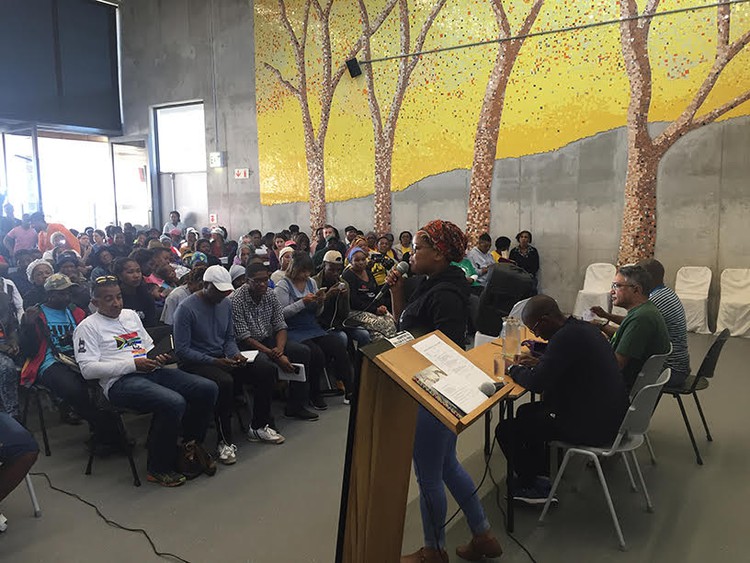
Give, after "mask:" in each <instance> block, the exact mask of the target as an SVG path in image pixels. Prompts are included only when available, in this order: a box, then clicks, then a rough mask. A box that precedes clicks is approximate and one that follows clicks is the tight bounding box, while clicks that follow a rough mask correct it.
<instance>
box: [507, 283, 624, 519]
mask: <svg viewBox="0 0 750 563" xmlns="http://www.w3.org/2000/svg"><path fill="white" fill-rule="evenodd" d="M523 322H524V324H525V325H526V326H527V327H529V329H530V330H531V332H533V333H534V335H535V336H537V337H538V338H542V339H544V340H547V341H548V344H547V346H546V349H545V350H544V353H543V354H542V355H541V356H540V357H534V356H531V355H524V356H522V357H521V358H519V359H518V361H517V362H516V363H515V364H514V365H511V366H509V367H508V368H507V370H506V373H507V374H508V375H509V376H510V378H512V380H513V381H515V382H516V383H518V384H519V385H522V386H523V387H525V388H526V389H528V390H529V391H532V392H534V393H544V398H543V400H542V401H541V402H535V403H528V404H525V405H522V406H521V407H519V409H518V414H517V416H516V418H515V419H514V420H512V421H503V422H502V423H500V424H499V425H498V427H497V429H496V431H495V433H496V435H497V439H498V442H499V444H500V447H501V448H502V449H503V452H504V453H505V454H506V456H507V455H508V453H509V452H510V453H512V455H513V460H514V463H515V466H516V473H517V475H518V480H517V481H516V483H515V484H516V486H515V487H514V489H513V498H514V499H515V500H519V501H522V502H526V503H527V504H543V503H544V501H545V499H546V498H547V495H548V494H549V490H550V483H549V479H548V478H547V477H546V475H547V473H548V468H549V464H548V463H547V462H546V448H545V442H549V441H551V440H563V441H566V442H571V443H574V444H580V445H589V446H604V445H607V444H611V442H612V440H613V439H614V437H615V435H616V434H617V430H618V429H619V427H620V423H621V422H622V418H623V416H624V415H625V411H626V410H627V408H628V396H627V391H626V390H625V383H624V381H623V379H622V376H621V375H620V369H619V367H618V365H617V360H616V359H615V355H614V353H613V351H612V347H611V346H610V344H609V342H608V341H607V339H606V338H604V337H602V335H601V334H600V332H599V329H598V328H597V327H595V326H593V325H591V324H589V323H586V322H583V321H579V320H577V319H574V318H573V317H565V315H563V314H562V313H561V312H560V308H559V307H558V305H557V302H556V301H555V300H554V299H552V298H551V297H548V296H547V295H536V296H534V297H532V298H531V299H530V300H529V301H528V303H527V305H526V307H525V308H524V311H523Z"/></svg>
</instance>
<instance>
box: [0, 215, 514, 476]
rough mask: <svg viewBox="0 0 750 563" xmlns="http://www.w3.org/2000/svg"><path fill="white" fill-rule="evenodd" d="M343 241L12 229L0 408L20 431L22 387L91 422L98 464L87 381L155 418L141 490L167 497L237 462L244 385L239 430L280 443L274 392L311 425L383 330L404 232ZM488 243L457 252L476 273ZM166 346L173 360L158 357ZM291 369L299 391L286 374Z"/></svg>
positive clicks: (3, 272) (349, 384) (291, 414)
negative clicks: (39, 390)
mask: <svg viewBox="0 0 750 563" xmlns="http://www.w3.org/2000/svg"><path fill="white" fill-rule="evenodd" d="M6 223H8V222H7V221H6ZM344 234H345V237H344V238H343V239H342V238H341V236H340V234H339V230H338V229H337V228H335V227H334V226H332V225H325V226H323V227H321V228H320V229H318V231H317V232H315V233H314V237H312V238H313V240H312V243H311V237H310V236H308V234H307V233H305V232H302V231H301V230H300V228H299V227H298V226H297V225H290V226H289V228H288V229H283V230H279V231H277V232H268V233H266V234H265V235H264V234H263V233H262V232H261V231H260V230H257V229H252V230H249V231H248V232H247V233H246V234H243V235H242V236H240V237H239V238H238V239H237V240H236V241H235V240H232V239H231V238H230V237H229V234H228V233H227V231H226V229H225V228H224V227H221V226H213V227H211V228H208V227H202V228H197V227H192V226H188V225H187V224H186V223H185V222H183V220H182V218H181V217H180V214H179V213H178V212H177V211H174V212H172V213H170V218H169V221H168V222H167V223H166V224H165V225H164V226H163V228H162V229H158V228H150V227H144V228H136V227H134V226H133V225H131V224H129V223H125V224H124V225H123V226H122V227H120V226H115V225H109V226H107V227H106V228H104V229H94V228H91V227H88V228H86V229H84V230H83V231H81V232H78V231H76V230H74V229H70V228H68V227H66V226H65V225H62V224H60V223H48V222H47V221H46V220H45V217H44V215H43V214H41V213H35V214H33V215H31V216H24V217H23V219H22V220H20V221H13V222H10V224H9V228H8V229H7V230H6V232H3V233H0V237H2V240H3V249H2V251H3V254H2V255H0V279H1V280H2V292H0V411H2V412H4V413H7V414H8V415H9V416H10V417H11V418H13V419H15V420H16V421H20V420H21V417H22V413H21V412H20V410H21V409H20V408H19V385H20V389H21V390H22V389H23V387H29V386H32V385H37V386H43V387H44V388H45V389H46V390H47V391H49V393H50V394H51V395H52V397H53V399H54V401H55V404H56V405H57V406H58V408H60V410H61V413H63V412H64V413H65V415H64V416H63V417H62V419H63V420H64V421H66V422H70V423H71V424H81V423H85V424H86V425H87V426H88V430H89V434H88V436H87V438H88V439H87V444H88V447H89V448H91V449H92V450H93V451H94V453H95V454H105V453H107V454H109V453H112V452H117V451H120V450H121V449H122V447H123V446H122V440H121V436H120V435H119V434H118V432H119V430H118V428H117V424H116V422H117V421H116V419H114V418H113V415H112V412H111V411H109V410H102V409H101V408H100V406H101V405H100V400H101V398H97V397H96V388H97V386H95V385H92V384H91V382H90V381H89V380H92V381H96V382H98V384H99V385H98V387H99V388H100V392H99V393H100V394H101V395H103V397H104V399H105V400H108V401H109V402H110V403H112V404H113V405H115V406H118V407H123V408H128V409H133V410H135V411H140V412H150V413H153V423H152V424H151V428H150V431H149V432H150V435H149V439H148V460H147V470H148V480H149V481H152V482H156V483H159V484H161V485H164V486H170V487H171V486H177V485H181V484H183V483H184V482H185V481H186V480H187V479H191V478H194V477H196V476H197V475H199V474H201V473H206V474H208V475H213V474H214V473H215V472H216V467H217V462H219V463H222V464H227V465H229V464H232V463H234V462H235V461H236V459H237V455H238V447H237V439H236V438H235V435H236V433H235V432H233V429H232V418H233V415H234V410H235V409H236V408H237V406H238V404H240V403H242V402H243V401H244V396H245V395H244V387H246V386H247V387H249V388H250V390H251V394H252V400H253V405H252V407H253V408H252V419H251V420H250V423H249V425H248V426H247V427H246V428H244V429H243V434H244V435H245V436H246V437H247V439H248V440H250V441H252V442H257V443H265V444H274V445H278V444H282V443H283V442H284V437H283V436H282V435H281V433H280V432H279V427H278V425H277V423H276V420H275V419H274V417H273V414H272V408H271V405H272V400H273V398H274V397H275V396H277V395H278V394H280V396H281V397H282V398H283V397H285V408H284V411H283V412H284V416H285V417H286V418H290V419H296V420H303V421H310V422H314V421H316V420H318V419H319V417H320V416H321V414H320V413H322V411H325V410H326V409H327V407H328V402H330V401H331V400H332V399H331V398H330V397H334V398H335V397H337V396H338V397H340V398H339V399H338V400H339V401H343V402H344V403H345V404H348V403H349V400H350V397H351V393H352V389H353V382H354V379H355V378H356V377H358V375H359V369H358V368H359V364H360V362H359V358H358V357H357V354H358V349H359V348H361V347H362V346H365V345H366V344H368V343H370V342H371V341H372V340H375V339H378V338H382V337H384V336H390V335H391V334H393V333H395V327H396V324H397V323H396V320H395V319H394V318H393V316H392V314H391V310H390V299H389V298H388V296H387V293H386V295H385V296H382V295H380V296H379V293H380V292H381V289H383V286H384V284H385V278H386V275H387V273H388V271H389V270H390V269H391V268H393V267H394V266H395V265H396V264H397V263H398V262H399V261H402V260H406V261H408V259H409V256H410V254H411V252H412V247H411V244H412V234H411V233H410V232H408V231H404V232H402V233H400V235H399V238H398V241H397V244H395V245H394V242H395V239H394V237H393V235H392V234H390V233H381V234H379V235H378V234H376V233H374V232H368V233H366V234H365V233H364V232H363V231H361V230H358V229H357V228H356V227H354V226H351V225H350V226H347V227H346V228H345V229H344ZM488 240H489V236H483V237H482V239H481V241H480V245H479V248H480V249H481V250H482V253H481V254H477V253H474V252H472V253H470V255H469V256H467V260H469V261H473V260H474V259H477V260H480V261H482V263H481V264H476V265H475V267H477V268H479V269H480V270H481V272H482V273H481V275H485V274H486V268H487V264H485V262H486V261H487V259H488V258H487V257H489V259H492V254H490V253H489V252H488V250H489V248H488V247H489V245H488V244H487V241H488ZM527 252H528V251H527ZM475 254H476V256H474V255H475ZM504 257H505V259H507V249H506V251H505V253H504ZM208 319H210V322H207V320H208ZM168 336H171V337H173V340H174V349H173V350H172V351H171V352H169V353H162V354H156V355H155V354H154V351H155V349H156V348H155V346H156V345H157V344H159V341H160V340H161V339H162V338H166V337H168ZM166 348H167V349H168V348H169V346H167V347H166ZM159 349H160V350H161V349H163V347H160V348H159ZM248 351H255V352H257V356H255V358H254V359H253V360H252V361H249V360H248V359H247V356H246V354H247V352H248ZM243 352H244V353H245V354H243ZM166 364H173V365H171V366H169V367H168V368H166V367H165V366H166ZM174 364H176V365H174ZM298 366H301V368H302V369H303V370H304V373H305V380H304V381H301V380H299V378H296V379H295V378H294V377H292V376H293V375H294V374H295V373H296V372H298V371H299V369H300V367H298ZM168 370H170V371H168ZM280 381H282V383H280ZM212 420H213V421H214V423H215V427H216V434H215V436H214V435H213V433H211V435H210V436H207V433H208V428H209V424H210V422H211V421H212ZM235 424H236V422H235ZM204 442H205V444H206V445H204ZM209 442H212V445H211V446H208V444H209ZM213 444H215V445H213ZM28 449H29V450H32V449H33V448H31V447H29V448H28Z"/></svg>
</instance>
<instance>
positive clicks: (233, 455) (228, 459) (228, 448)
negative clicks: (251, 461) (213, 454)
mask: <svg viewBox="0 0 750 563" xmlns="http://www.w3.org/2000/svg"><path fill="white" fill-rule="evenodd" d="M216 451H217V453H218V454H219V461H220V462H221V463H223V464H224V465H232V464H233V463H237V446H235V445H234V444H225V443H224V442H219V446H218V447H217V448H216Z"/></svg>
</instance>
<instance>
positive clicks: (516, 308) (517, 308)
mask: <svg viewBox="0 0 750 563" xmlns="http://www.w3.org/2000/svg"><path fill="white" fill-rule="evenodd" d="M529 299H531V297H529V298H528V299H521V300H520V301H519V302H518V303H516V304H515V305H513V308H512V309H511V310H510V313H508V316H509V317H513V318H514V319H518V320H519V321H523V310H524V308H525V307H526V303H528V302H529Z"/></svg>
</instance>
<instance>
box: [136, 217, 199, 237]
mask: <svg viewBox="0 0 750 563" xmlns="http://www.w3.org/2000/svg"><path fill="white" fill-rule="evenodd" d="M173 229H180V232H181V233H182V235H184V234H185V230H186V229H187V226H186V225H185V223H183V222H182V221H181V220H180V212H179V211H172V212H170V213H169V221H167V222H166V223H164V228H163V229H162V230H161V232H162V234H163V235H168V234H170V233H171V232H172V230H173ZM131 242H132V241H131Z"/></svg>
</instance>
